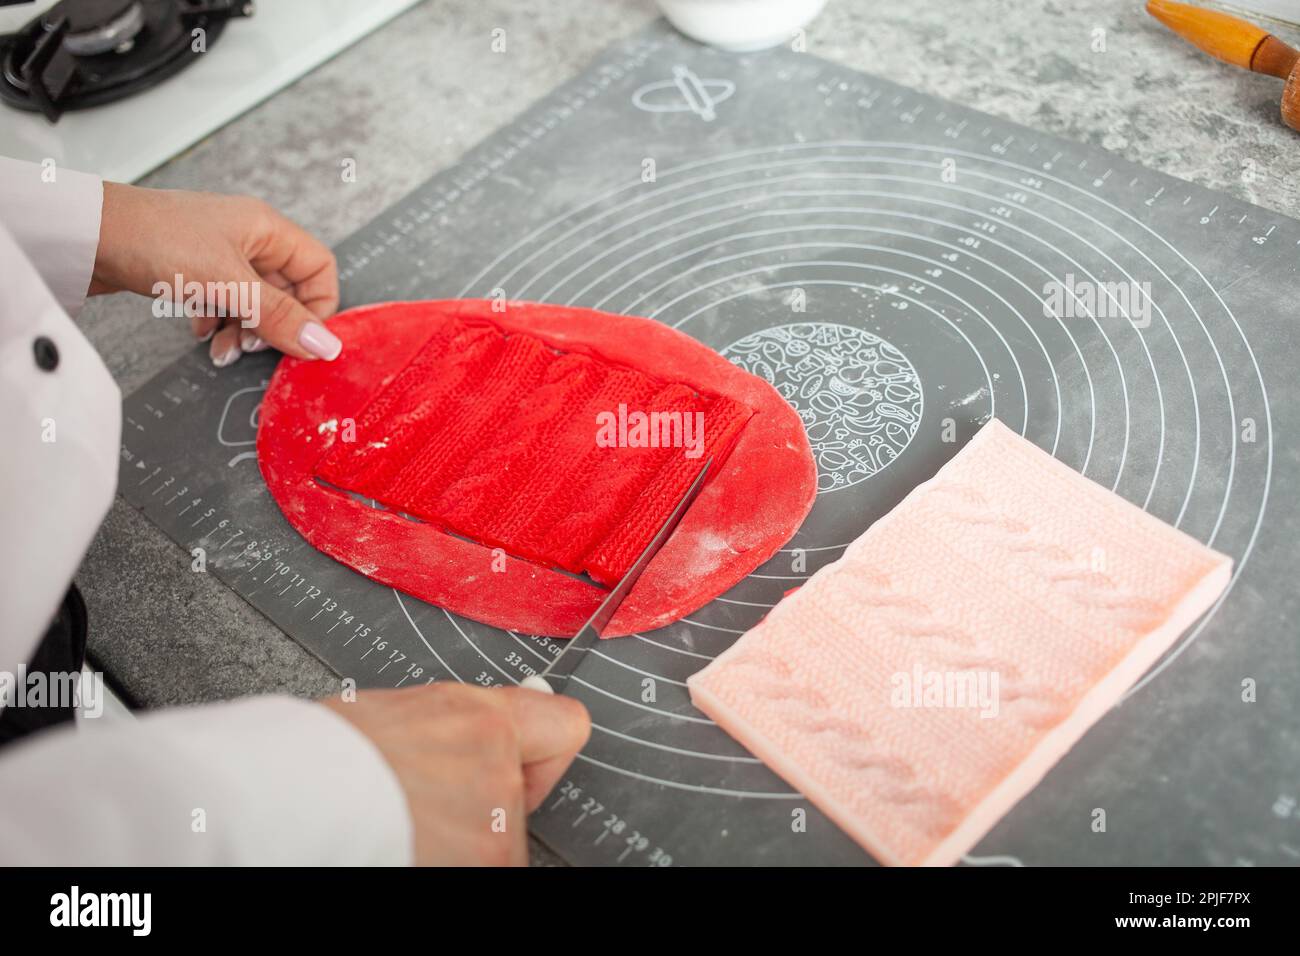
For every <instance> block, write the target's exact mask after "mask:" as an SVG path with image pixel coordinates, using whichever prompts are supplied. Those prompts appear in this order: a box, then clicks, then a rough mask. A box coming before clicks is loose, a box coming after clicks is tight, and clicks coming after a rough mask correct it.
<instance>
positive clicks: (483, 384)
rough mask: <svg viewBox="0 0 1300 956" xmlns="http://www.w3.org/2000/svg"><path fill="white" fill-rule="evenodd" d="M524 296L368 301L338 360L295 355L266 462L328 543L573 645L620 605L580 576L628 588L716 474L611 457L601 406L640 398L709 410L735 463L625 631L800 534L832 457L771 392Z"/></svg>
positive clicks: (317, 538)
mask: <svg viewBox="0 0 1300 956" xmlns="http://www.w3.org/2000/svg"><path fill="white" fill-rule="evenodd" d="M505 305H506V307H505V310H504V311H503V312H493V311H492V303H490V302H485V301H478V300H454V301H436V302H394V303H387V304H383V305H373V306H366V307H363V308H358V309H352V310H349V311H347V312H343V313H340V314H339V315H337V316H335V317H334V318H333V319H331V320H330V323H329V325H330V329H331V330H333V332H334V333H335V334H336V335H338V336H339V338H340V339H342V340H343V354H342V355H341V356H340V357H339V358H338V359H337V360H335V361H334V362H304V361H300V360H298V359H294V358H285V359H283V360H282V361H281V363H280V365H279V367H278V368H277V369H276V372H275V376H274V378H273V379H272V381H271V385H270V388H269V389H268V390H267V393H266V397H265V399H264V400H263V403H262V410H261V422H260V426H259V428H258V434H257V451H258V462H259V464H260V466H261V469H262V475H263V476H264V477H265V479H266V483H267V486H268V487H269V489H270V491H271V494H272V495H273V496H274V497H275V500H276V501H277V502H278V503H279V505H280V508H281V510H282V511H283V512H284V515H285V517H286V518H287V519H288V520H289V523H290V524H291V525H293V527H294V528H296V529H297V530H298V531H299V532H300V533H301V534H302V535H303V536H304V537H306V539H307V540H308V541H309V542H310V543H311V544H312V545H313V546H314V547H316V548H317V549H319V550H320V551H323V552H324V553H325V554H328V555H330V556H331V557H333V558H335V559H336V560H338V561H341V562H343V563H344V564H347V565H349V566H350V567H352V568H354V569H356V570H357V571H359V572H361V573H362V574H364V575H366V576H367V577H369V578H371V579H372V580H375V581H378V582H380V583H382V584H386V585H389V586H391V587H394V588H397V589H398V590H400V591H404V592H406V593H408V594H411V595H413V596H415V597H418V598H420V599H422V600H424V601H428V602H430V603H432V604H437V605H439V606H441V607H444V608H446V609H448V610H449V611H452V612H454V613H456V614H460V615H464V616H465V617H469V618H472V619H474V620H477V621H482V622H484V623H486V624H491V625H494V626H496V627H500V628H505V629H509V630H517V631H523V632H526V633H530V634H537V635H543V636H560V637H566V636H571V635H572V634H573V633H574V632H576V631H577V629H578V628H579V627H581V626H582V624H583V622H584V621H585V620H586V618H587V617H588V616H589V615H590V614H591V612H592V611H594V610H595V608H596V605H597V604H598V603H599V602H600V599H601V598H602V597H603V595H604V593H605V592H604V590H602V588H600V587H598V586H596V585H594V584H592V583H591V581H590V580H587V579H586V578H584V577H582V576H579V573H577V572H583V571H585V572H586V573H587V575H588V576H589V577H591V578H594V579H596V580H600V581H603V583H605V584H606V585H608V584H609V583H611V582H612V581H614V580H617V578H618V576H619V575H621V573H622V570H624V569H626V567H627V566H629V565H630V564H631V561H632V560H633V559H634V558H635V553H638V552H639V550H640V548H641V546H642V545H641V544H640V543H639V542H642V541H648V540H649V537H650V536H652V535H653V534H654V532H655V531H656V530H657V528H658V526H659V524H661V523H662V520H663V518H665V517H666V516H667V514H668V511H670V510H671V508H672V506H673V505H674V504H675V503H676V501H677V499H678V498H679V497H680V491H681V490H684V489H685V486H686V484H689V481H690V479H692V478H693V477H694V476H695V474H697V473H698V471H699V468H700V467H701V465H702V464H703V459H702V458H690V457H688V456H687V455H686V454H685V453H684V450H683V449H682V448H670V449H659V450H646V449H637V450H629V449H626V448H598V447H597V440H596V436H597V430H598V424H597V419H596V417H595V416H591V417H588V416H589V415H590V413H591V411H592V410H593V409H607V410H608V412H609V413H610V414H611V415H614V414H617V408H618V404H619V403H620V402H622V403H623V404H625V405H626V407H627V409H628V411H629V412H634V411H636V410H638V408H640V409H641V410H644V411H651V410H654V409H659V408H672V409H676V410H680V411H682V412H683V415H686V414H693V413H694V411H695V410H697V409H704V411H703V412H701V414H702V415H704V418H703V421H705V423H706V424H705V430H704V435H705V439H706V441H705V451H706V452H707V453H708V454H712V455H714V458H715V462H714V467H713V469H712V470H711V473H710V475H709V477H708V479H707V480H706V483H705V486H704V488H703V490H702V492H701V493H700V496H699V497H698V498H697V499H696V501H695V502H694V504H692V506H691V508H690V510H689V511H688V512H687V513H686V516H685V518H684V519H683V520H682V522H681V524H680V525H679V526H678V528H677V530H676V531H675V532H674V533H673V535H672V537H671V538H670V539H669V541H668V543H667V544H666V545H665V546H664V547H663V549H662V550H661V551H660V552H659V554H658V555H657V556H656V557H655V559H654V561H652V562H651V564H650V566H649V567H648V568H647V569H646V571H645V573H644V574H643V575H642V577H641V579H640V581H639V582H638V583H637V585H636V587H635V588H634V589H633V591H632V593H631V594H630V595H629V596H628V598H627V599H626V600H625V601H624V603H623V605H622V607H621V608H620V610H619V613H618V614H617V615H616V616H615V618H614V620H613V622H612V623H611V625H610V627H609V628H608V629H607V633H606V636H616V635H622V634H629V633H633V632H638V631H646V630H651V629H653V628H657V627H663V626H664V625H666V624H670V623H671V622H673V621H675V620H677V619H679V618H681V617H683V616H684V615H687V614H689V613H691V612H692V611H694V610H696V609H697V608H699V607H701V606H702V605H704V604H707V603H708V602H709V601H711V600H713V598H715V597H717V596H718V595H719V594H721V593H722V592H724V591H726V590H727V589H728V588H730V587H731V586H732V585H734V584H735V583H736V582H738V581H739V580H741V578H743V577H745V575H747V574H749V573H750V572H751V571H753V570H754V569H755V568H757V567H758V566H759V565H760V564H762V563H763V562H764V561H766V560H768V559H769V558H770V557H772V555H774V554H775V553H776V552H777V551H778V550H779V549H780V547H781V546H782V545H783V544H784V543H785V542H786V541H788V540H789V539H790V537H791V536H792V535H793V534H794V532H795V531H796V530H797V529H798V527H799V525H800V524H801V523H802V521H803V519H804V517H805V516H806V515H807V514H808V511H809V510H810V509H811V507H812V503H813V498H814V496H815V494H816V488H817V478H816V465H815V464H814V462H813V459H812V453H811V450H810V448H809V446H808V439H807V436H806V434H805V432H804V428H803V423H802V422H801V421H800V419H799V416H798V415H797V414H796V412H795V411H794V409H793V408H791V407H790V405H789V404H788V403H787V402H786V401H785V400H784V399H783V398H782V397H781V396H780V395H779V394H778V393H777V392H776V390H775V389H773V388H772V387H771V385H769V384H768V383H767V382H766V381H764V380H763V379H761V378H758V377H757V376H754V375H752V374H750V373H749V372H746V371H744V370H743V369H740V368H738V367H737V366H735V365H733V364H732V363H731V362H728V361H727V360H726V359H724V358H722V357H721V356H720V355H718V354H717V353H716V352H714V351H712V350H711V349H708V348H706V347H705V346H703V345H701V344H700V343H699V342H696V341H695V340H694V339H692V338H690V337H689V336H686V335H684V334H682V333H681V332H678V331H676V330H675V329H671V328H669V327H667V326H665V325H662V324H661V323H658V322H655V321H652V320H650V319H644V318H636V317H629V316H621V315H611V314H608V313H603V312H596V311H593V310H590V309H577V308H568V307H563V306H553V305H544V304H537V303H526V302H510V303H506V304H505ZM638 402H641V403H642V404H640V405H638ZM647 405H648V406H650V407H647ZM503 419H505V420H504V421H503ZM683 482H685V483H686V484H683ZM357 496H361V497H364V498H366V499H368V500H367V501H362V500H358V497H357ZM370 499H373V500H376V501H379V502H380V503H381V504H382V505H383V507H382V508H376V507H372V506H371V505H370V503H369V500H370Z"/></svg>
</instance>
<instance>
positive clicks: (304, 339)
mask: <svg viewBox="0 0 1300 956" xmlns="http://www.w3.org/2000/svg"><path fill="white" fill-rule="evenodd" d="M298 344H299V345H301V346H302V347H303V348H305V349H306V350H307V351H308V352H310V353H311V354H312V355H314V356H316V357H317V358H322V359H324V360H325V361H327V362H332V361H334V360H335V359H336V358H338V357H339V353H340V352H342V351H343V343H342V342H341V341H339V337H338V336H337V335H335V334H334V333H333V332H331V331H330V330H329V329H327V328H325V326H324V325H322V324H321V323H320V322H308V323H307V324H306V325H304V326H303V327H302V331H301V332H299V333H298Z"/></svg>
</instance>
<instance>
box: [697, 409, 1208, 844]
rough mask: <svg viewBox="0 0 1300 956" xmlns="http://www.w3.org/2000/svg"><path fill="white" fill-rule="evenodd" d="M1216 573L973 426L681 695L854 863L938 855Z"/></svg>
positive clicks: (1188, 620)
mask: <svg viewBox="0 0 1300 956" xmlns="http://www.w3.org/2000/svg"><path fill="white" fill-rule="evenodd" d="M1231 570H1232V561H1231V559H1229V558H1228V557H1226V556H1224V555H1222V554H1219V553H1218V552H1216V551H1212V550H1211V549H1209V548H1207V547H1205V546H1204V545H1202V544H1201V543H1199V542H1198V541H1196V540H1195V539H1193V538H1191V537H1190V536H1188V535H1186V534H1184V533H1183V532H1181V531H1178V530H1176V529H1174V528H1171V527H1170V526H1168V525H1166V524H1165V523H1163V522H1162V521H1160V520H1159V519H1157V518H1155V517H1153V516H1151V515H1149V514H1147V513H1146V512H1144V511H1142V510H1141V509H1140V508H1138V507H1136V506H1135V505H1133V504H1130V503H1129V502H1128V501H1125V500H1124V499H1123V498H1120V497H1119V496H1118V495H1115V494H1113V493H1112V492H1109V491H1107V490H1106V489H1104V488H1102V487H1101V486H1100V485H1097V484H1094V483H1093V482H1091V481H1089V480H1087V479H1086V478H1084V477H1083V476H1082V475H1079V474H1078V473H1076V472H1075V471H1073V470H1072V469H1070V468H1069V467H1068V466H1067V465H1065V464H1063V463H1062V462H1060V461H1058V460H1056V459H1055V458H1053V457H1052V456H1051V455H1049V454H1047V453H1046V452H1045V451H1042V450H1041V449H1039V448H1038V447H1037V446H1036V445H1034V444H1033V443H1032V442H1028V441H1026V440H1025V439H1023V438H1021V437H1020V436H1019V435H1017V434H1016V433H1015V432H1013V431H1011V430H1010V429H1009V428H1007V427H1006V426H1005V425H1003V424H1002V423H1001V422H999V421H998V420H996V419H994V420H992V421H990V422H989V423H988V424H987V425H985V426H984V428H983V429H981V430H980V432H979V433H978V434H977V435H976V437H975V438H973V439H972V440H971V441H970V442H969V443H968V444H967V446H966V447H965V448H964V449H962V451H961V452H959V453H958V454H957V455H956V456H955V457H954V458H953V459H952V460H951V461H950V462H949V463H948V464H946V465H945V466H944V467H943V468H942V469H940V471H939V473H938V474H937V475H936V476H935V477H934V478H933V479H931V480H930V481H928V482H926V483H924V484H922V485H919V486H918V487H917V488H916V489H915V490H914V491H913V492H912V493H911V494H909V495H908V496H907V497H906V498H905V499H904V500H903V501H902V502H901V503H900V504H899V505H898V506H896V507H895V508H894V509H893V510H892V511H891V512H890V513H889V514H888V515H886V516H885V517H884V518H882V519H880V520H879V521H877V522H876V523H875V524H874V525H872V526H871V528H870V529H868V531H867V532H866V533H865V534H863V535H862V536H861V537H860V538H858V539H857V540H856V541H855V542H853V543H852V544H851V545H850V546H849V547H848V549H847V550H846V551H845V553H844V555H843V557H841V558H840V559H839V560H838V561H836V562H834V563H833V564H830V565H828V566H827V567H825V568H823V569H822V570H820V571H819V572H818V573H817V574H815V575H813V577H812V578H810V579H809V581H808V583H807V584H805V585H804V586H803V587H802V588H800V590H799V591H797V592H796V593H795V594H793V595H792V596H790V597H788V598H787V599H786V600H784V601H782V602H781V603H780V604H778V605H777V606H776V607H775V608H774V609H773V610H772V612H771V613H770V614H769V615H768V616H767V617H766V618H765V619H764V620H763V621H762V622H761V623H760V624H759V625H758V626H756V627H754V628H753V629H751V630H750V631H749V632H748V633H747V634H746V635H745V636H744V637H742V638H741V639H740V640H739V641H737V642H736V643H735V644H734V645H732V647H731V648H730V649H728V650H727V651H725V652H724V653H722V654H721V655H720V656H718V658H717V659H716V660H715V661H714V662H713V663H711V664H710V665H709V666H708V667H706V668H705V669H704V670H702V671H700V672H698V673H696V674H694V675H693V676H691V677H690V678H688V680H687V683H688V685H689V687H690V691H691V699H692V700H693V701H694V703H695V705H696V706H697V707H699V708H700V710H702V711H704V712H705V713H706V714H708V715H709V716H710V717H712V718H713V719H714V720H715V721H716V722H717V723H718V724H719V726H721V727H723V728H724V729H725V730H727V731H728V732H729V733H730V734H732V736H734V737H735V738H736V739H738V740H739V741H740V742H741V743H742V744H744V745H745V747H746V748H748V749H749V750H751V751H752V752H753V753H754V754H756V755H757V756H758V757H760V758H761V759H762V760H763V762H764V763H766V764H767V765H768V766H770V767H771V768H772V769H773V770H775V771H776V772H777V773H779V774H781V776H783V777H784V778H785V779H786V780H787V781H788V782H789V783H790V784H791V785H792V786H794V787H797V788H798V789H799V790H800V791H802V792H803V793H804V794H806V795H807V796H808V798H809V799H810V800H812V801H813V802H814V803H816V804H817V805H818V806H819V807H820V808H821V809H822V811H823V812H825V813H826V814H827V816H829V817H830V818H831V819H833V820H834V821H835V822H836V823H838V824H839V825H840V826H841V827H842V828H843V829H844V830H845V831H847V832H848V833H849V834H850V835H851V836H852V837H853V838H854V839H856V840H857V841H858V842H859V843H860V844H861V845H862V846H863V847H864V848H865V849H866V850H868V851H869V852H870V853H871V854H872V855H873V856H875V857H876V859H878V860H880V861H881V862H883V863H889V864H950V863H954V862H956V861H957V860H958V859H960V858H961V856H962V854H963V853H965V852H966V851H967V850H968V849H970V848H971V847H972V846H974V845H975V843H976V842H978V841H979V839H980V838H981V837H983V835H984V834H985V833H987V832H988V830H989V828H990V827H992V826H993V825H994V824H995V823H996V822H997V821H998V820H999V819H1001V818H1002V816H1003V815H1004V814H1005V813H1006V812H1007V811H1008V810H1010V809H1011V807H1012V806H1014V805H1015V803H1016V802H1017V801H1018V800H1019V799H1020V798H1021V797H1023V796H1024V795H1025V794H1026V793H1028V792H1029V791H1030V790H1031V789H1033V787H1034V786H1036V785H1037V783H1038V781H1039V780H1041V779H1042V777H1043V776H1044V774H1046V773H1047V771H1048V770H1049V769H1050V768H1051V767H1052V765H1053V764H1055V763H1056V762H1057V761H1058V760H1059V759H1060V758H1061V757H1062V756H1063V755H1064V754H1065V753H1066V751H1068V750H1069V749H1070V747H1072V746H1073V745H1074V743H1075V742H1076V741H1077V740H1078V739H1079V738H1080V737H1082V736H1083V734H1084V733H1085V732H1086V731H1087V730H1088V728H1089V727H1091V726H1092V725H1093V724H1094V723H1096V721H1097V720H1098V719H1099V718H1100V717H1101V716H1102V715H1103V714H1105V713H1106V711H1107V710H1108V709H1110V707H1111V706H1113V705H1114V704H1115V703H1116V701H1118V700H1119V698H1120V695H1121V694H1123V693H1124V691H1125V690H1127V689H1128V688H1129V687H1130V686H1131V685H1132V684H1133V682H1134V681H1136V680H1137V679H1138V678H1139V677H1140V676H1141V675H1142V673H1143V672H1144V671H1145V670H1146V669H1147V668H1148V667H1150V666H1151V665H1152V664H1153V663H1154V662H1155V661H1156V659H1157V658H1159V657H1160V655H1161V654H1162V653H1164V652H1165V651H1166V650H1167V649H1168V648H1169V646H1170V645H1171V644H1172V643H1173V642H1174V640H1175V639H1176V638H1177V637H1178V636H1179V635H1180V634H1181V633H1182V632H1183V631H1184V630H1186V629H1187V628H1188V627H1189V626H1190V625H1191V624H1192V623H1193V622H1194V621H1195V620H1196V618H1197V617H1199V616H1200V615H1201V614H1202V613H1203V612H1204V611H1206V610H1207V609H1208V608H1209V607H1210V606H1211V605H1212V604H1213V603H1214V601H1215V600H1216V599H1217V598H1218V597H1219V595H1220V594H1221V593H1222V592H1223V589H1224V588H1225V587H1226V586H1227V583H1228V579H1229V576H1230V574H1231Z"/></svg>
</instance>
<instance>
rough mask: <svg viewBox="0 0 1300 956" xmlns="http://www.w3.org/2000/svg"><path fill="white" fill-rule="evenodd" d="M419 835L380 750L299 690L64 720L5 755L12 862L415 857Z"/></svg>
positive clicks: (2, 806) (6, 847) (3, 826)
mask: <svg viewBox="0 0 1300 956" xmlns="http://www.w3.org/2000/svg"><path fill="white" fill-rule="evenodd" d="M413 845H414V839H413V834H412V828H411V820H410V813H409V811H408V810H407V806H406V798H405V797H404V796H403V794H402V790H401V787H400V786H399V784H398V782H397V778H396V776H395V775H394V774H393V771H392V770H391V769H390V768H389V766H388V764H387V763H386V762H385V761H384V759H383V757H382V756H381V755H380V753H379V751H378V750H377V749H376V748H375V747H374V745H373V744H371V743H370V741H369V740H368V739H367V738H366V737H365V736H364V735H363V734H361V732H360V731H358V730H356V729H355V728H354V727H353V726H352V725H351V724H350V723H348V722H347V721H346V720H344V719H343V718H342V717H340V716H338V715H337V714H335V713H334V712H333V711H331V710H329V709H327V708H325V707H322V706H320V705H319V704H313V703H309V702H307V701H302V700H295V699H293V698H290V697H262V698H252V699H248V700H241V701H235V702H233V703H226V704H209V705H206V706H203V707H192V708H184V709H177V710H168V711H162V712H159V713H157V714H153V715H150V716H146V717H143V718H141V719H140V720H138V721H122V722H119V723H114V724H111V725H106V726H103V727H88V728H82V729H80V730H76V729H72V728H66V729H61V730H55V731H51V732H48V733H47V734H45V735H38V736H37V737H35V738H34V739H32V740H30V741H26V742H23V743H19V744H16V745H14V750H13V752H12V753H11V754H9V755H7V756H5V757H3V758H0V864H2V865H42V866H46V865H60V866H136V865H167V866H190V865H289V864H294V865H307V866H313V865H331V864H332V865H357V864H362V865H364V864H378V865H407V864H409V863H410V862H411V859H412V856H413Z"/></svg>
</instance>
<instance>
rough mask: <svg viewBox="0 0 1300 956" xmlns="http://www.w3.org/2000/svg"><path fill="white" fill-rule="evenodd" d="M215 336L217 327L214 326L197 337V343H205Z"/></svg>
mask: <svg viewBox="0 0 1300 956" xmlns="http://www.w3.org/2000/svg"><path fill="white" fill-rule="evenodd" d="M216 334H217V327H216V326H215V325H214V326H213V327H212V328H210V329H208V330H207V331H206V332H204V333H203V334H202V335H200V336H199V341H200V342H206V341H207V340H208V339H210V338H212V336H214V335H216Z"/></svg>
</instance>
